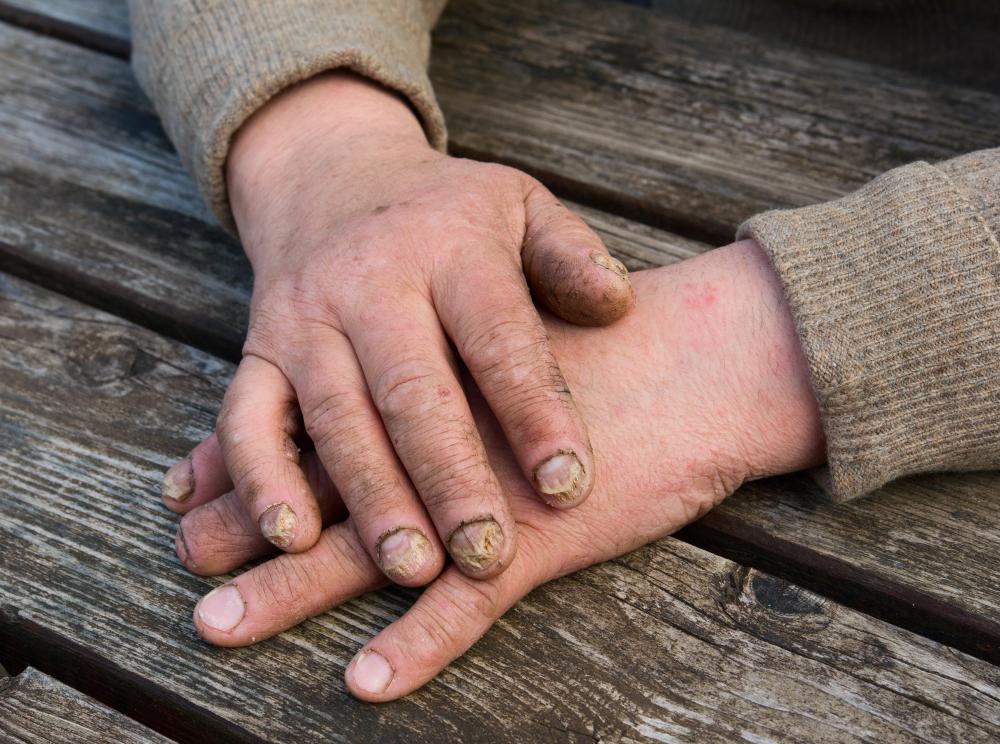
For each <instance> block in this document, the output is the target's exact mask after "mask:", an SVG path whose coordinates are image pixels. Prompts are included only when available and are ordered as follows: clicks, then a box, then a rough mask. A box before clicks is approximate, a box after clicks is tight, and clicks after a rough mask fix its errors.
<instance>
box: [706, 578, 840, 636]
mask: <svg viewBox="0 0 1000 744" xmlns="http://www.w3.org/2000/svg"><path fill="white" fill-rule="evenodd" d="M719 589H720V598H721V603H722V608H723V610H724V611H725V613H726V614H727V615H728V616H729V617H730V618H731V619H732V620H733V622H735V623H736V624H737V625H739V626H741V627H743V628H746V629H747V630H750V631H751V632H753V633H754V634H755V635H761V636H770V635H774V634H778V635H782V636H787V635H788V634H789V633H795V634H797V635H802V634H810V633H816V632H819V631H821V630H823V629H824V628H826V627H827V626H828V625H829V624H830V621H831V620H832V613H833V611H834V609H833V606H832V605H831V604H830V603H829V602H828V601H827V600H825V599H824V598H823V597H820V596H819V595H816V594H813V593H812V592H810V591H808V590H806V589H803V588H802V587H799V586H796V585H795V584H791V583H789V582H787V581H785V580H784V579H779V578H778V577H776V576H771V575H770V574H766V573H761V572H759V571H756V570H754V569H752V568H746V567H744V566H739V567H737V568H735V569H734V570H733V571H731V572H729V573H728V574H727V575H726V576H724V577H723V578H722V581H721V586H720V587H719Z"/></svg>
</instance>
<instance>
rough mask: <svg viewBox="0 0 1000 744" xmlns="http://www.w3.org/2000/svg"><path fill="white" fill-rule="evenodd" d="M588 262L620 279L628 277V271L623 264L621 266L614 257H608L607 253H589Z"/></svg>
mask: <svg viewBox="0 0 1000 744" xmlns="http://www.w3.org/2000/svg"><path fill="white" fill-rule="evenodd" d="M590 260H591V261H593V262H594V263H595V264H597V265H598V266H600V267H601V268H602V269H607V270H608V271H613V272H615V273H616V274H618V276H620V277H627V276H628V269H627V268H625V264H623V263H622V262H621V261H619V260H618V259H617V258H615V257H614V256H609V255H608V254H607V253H591V254H590Z"/></svg>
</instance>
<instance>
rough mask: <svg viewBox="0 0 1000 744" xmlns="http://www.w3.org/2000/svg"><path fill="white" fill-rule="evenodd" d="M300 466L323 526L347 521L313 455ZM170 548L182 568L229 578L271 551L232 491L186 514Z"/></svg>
mask: <svg viewBox="0 0 1000 744" xmlns="http://www.w3.org/2000/svg"><path fill="white" fill-rule="evenodd" d="M301 464H302V470H303V472H304V473H305V474H306V479H307V480H308V482H309V486H310V488H311V489H312V492H313V493H314V494H316V501H317V503H318V504H319V508H320V513H321V515H322V519H323V524H332V523H333V522H336V521H342V520H343V519H346V518H347V510H346V509H345V508H344V504H343V502H342V501H341V500H340V497H339V496H338V494H337V492H336V490H335V489H334V487H333V484H332V483H331V482H330V479H329V477H328V476H327V474H326V471H325V470H324V469H323V464H322V463H321V462H320V460H319V457H318V456H317V455H316V453H314V452H307V453H305V454H304V455H303V456H302V463H301ZM174 549H175V550H176V552H177V557H178V558H179V559H180V561H181V563H182V564H183V565H184V566H185V568H187V569H188V570H189V571H191V572H192V573H196V574H200V575H202V576H217V575H219V574H224V573H228V572H229V571H232V570H233V569H236V568H239V567H240V566H242V565H244V564H245V563H247V562H249V561H252V560H254V559H255V558H261V557H263V556H266V555H272V554H273V553H274V552H275V547H274V546H273V545H272V544H271V543H270V542H269V541H268V540H267V539H266V538H265V537H264V536H263V535H262V534H261V533H260V529H259V527H258V526H257V523H256V522H255V521H254V519H253V517H251V516H250V513H249V512H248V511H247V510H246V508H245V507H244V505H243V502H242V500H241V499H240V497H239V495H238V494H237V493H236V492H235V491H230V492H229V493H227V494H225V495H223V496H221V497H219V498H217V499H213V500H212V501H209V502H207V503H205V504H203V505H202V506H200V507H198V508H196V509H192V510H191V511H189V512H188V513H187V514H185V515H184V517H183V519H181V521H180V524H178V525H177V535H176V537H175V539H174Z"/></svg>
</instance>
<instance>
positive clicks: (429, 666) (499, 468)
mask: <svg viewBox="0 0 1000 744" xmlns="http://www.w3.org/2000/svg"><path fill="white" fill-rule="evenodd" d="M634 285H635V288H636V291H637V294H638V299H639V304H638V309H637V311H636V312H634V313H633V314H632V315H631V316H629V317H627V318H626V319H624V320H623V321H621V322H619V323H618V324H616V325H613V326H611V327H608V328H602V329H586V330H584V329H580V328H576V327H573V326H570V325H568V324H565V323H562V322H560V321H557V320H554V319H552V318H547V319H546V325H547V328H548V331H549V333H550V334H551V337H552V343H553V348H554V350H555V352H556V355H557V357H558V358H559V361H560V364H561V365H562V368H563V370H564V372H565V374H566V377H567V379H568V380H569V382H570V384H571V385H572V387H573V390H574V391H576V398H577V401H578V404H579V406H580V410H581V412H582V413H583V415H584V418H585V419H586V421H587V422H588V423H589V426H590V430H591V432H592V436H593V439H594V444H595V445H596V448H595V450H596V452H597V453H598V458H597V462H596V466H597V471H598V477H597V482H598V483H599V484H600V485H599V487H598V488H597V489H596V490H595V491H594V493H593V495H592V496H591V497H590V499H589V500H588V501H587V502H586V503H584V504H583V505H581V506H580V507H578V508H577V509H575V510H573V511H572V512H561V511H555V510H553V509H550V508H548V507H546V506H545V505H544V504H542V503H541V502H539V501H538V499H537V498H535V497H534V496H533V491H532V487H531V484H530V483H528V482H527V481H526V480H525V479H524V477H523V475H522V474H521V472H520V470H519V468H518V465H517V462H516V460H515V459H514V457H513V456H512V454H511V451H510V448H509V447H508V445H507V444H506V443H505V442H504V440H503V437H502V434H501V432H500V430H499V427H498V426H497V423H496V421H495V420H494V419H493V418H492V417H491V415H490V414H489V410H488V408H487V407H486V406H485V404H484V403H483V401H482V400H481V399H478V400H477V401H476V402H475V404H474V410H475V413H476V419H477V422H478V425H479V428H480V431H481V433H482V436H483V440H484V442H486V443H487V448H488V452H489V457H490V461H491V463H492V464H493V466H494V467H495V469H496V472H497V473H498V475H499V476H500V477H501V479H502V480H503V481H504V482H505V484H506V485H507V486H508V488H509V489H510V492H511V495H512V499H513V501H512V508H513V512H514V516H515V519H516V521H517V524H518V529H519V530H520V534H521V536H522V539H521V547H520V550H519V551H518V553H517V555H516V557H515V559H514V560H513V562H512V564H511V565H510V567H509V569H508V570H507V571H505V572H504V573H502V574H500V575H498V576H495V577H493V578H491V579H488V580H479V581H477V580H475V579H470V578H468V577H467V576H465V575H464V574H463V573H462V572H461V571H460V570H458V568H456V567H455V566H454V565H452V566H449V567H448V568H447V569H446V570H445V571H444V573H443V574H442V575H441V576H440V577H439V578H438V579H437V580H436V581H434V583H432V584H431V585H430V586H429V587H428V588H427V589H426V590H425V591H424V593H423V594H422V595H421V597H420V598H419V599H418V600H417V601H416V603H415V604H414V605H413V607H412V608H411V609H410V610H409V611H408V612H407V613H406V614H405V615H404V616H403V617H401V618H400V619H399V620H397V621H396V622H394V623H392V624H391V625H389V626H388V627H387V628H385V629H384V630H383V631H382V632H381V633H379V634H378V635H377V636H376V637H375V638H374V639H372V640H371V641H370V642H369V643H367V644H366V645H365V647H364V648H363V649H362V650H361V651H360V652H359V653H358V655H357V656H356V657H355V658H354V660H353V661H352V662H351V663H350V664H349V665H348V667H347V670H346V679H347V685H348V687H349V689H350V690H351V692H352V693H353V694H355V695H356V696H358V697H360V698H362V699H364V700H369V701H374V702H381V701H387V700H393V699H395V698H398V697H401V696H403V695H405V694H407V693H409V692H411V691H413V690H415V689H417V688H418V687H420V686H421V685H423V684H424V683H426V682H427V681H429V680H430V679H432V678H433V677H434V676H435V675H436V674H437V673H438V672H439V671H441V669H443V668H444V667H445V666H446V665H447V664H448V663H449V662H450V661H452V660H453V659H455V658H456V657H457V656H459V655H461V654H462V653H464V652H465V650H466V649H468V648H469V647H470V646H471V645H472V644H473V643H474V642H475V641H476V640H477V639H478V638H479V637H480V636H481V635H482V634H483V633H485V632H486V630H487V629H488V628H489V627H490V625H491V624H492V623H493V622H494V621H496V620H497V618H499V617H500V616H501V615H502V614H503V613H504V612H505V611H506V610H507V609H508V608H509V607H511V606H512V605H513V604H514V603H515V602H517V601H518V600H519V599H520V598H521V597H523V596H524V595H525V594H527V593H528V592H529V591H531V590H532V589H533V588H534V587H536V586H538V585H539V584H542V583H544V582H546V581H549V580H551V579H554V578H556V577H559V576H562V575H564V574H567V573H569V572H572V571H575V570H578V569H580V568H583V567H585V566H588V565H591V564H593V563H597V562H600V561H603V560H607V559H609V558H612V557H614V556H617V555H621V554H622V553H625V552H628V551H630V550H633V549H635V548H637V547H639V546H641V545H643V544H645V543H648V542H650V541H652V540H655V539H657V538H659V537H662V536H664V535H667V534H669V533H671V532H673V531H675V530H677V529H679V528H680V527H682V526H683V525H685V524H687V523H689V522H691V521H693V520H695V519H698V518H699V517H701V516H702V515H703V514H705V513H706V512H707V511H708V510H709V509H711V508H712V507H713V506H714V505H716V504H718V503H719V502H720V501H721V500H722V499H724V498H725V497H726V496H727V495H729V494H730V493H732V492H733V491H734V490H735V489H736V488H737V487H739V485H740V484H742V483H743V482H744V481H746V480H749V479H753V478H759V477H763V476H767V475H773V474H777V473H783V472H790V471H793V470H798V469H802V468H805V467H809V466H812V465H816V464H819V463H820V462H822V460H823V437H822V430H821V428H820V424H819V414H818V409H817V405H816V402H815V399H814V398H813V394H812V390H811V387H810V384H809V377H808V368H807V366H806V363H805V360H804V357H803V355H802V351H801V349H800V348H799V344H798V339H797V337H796V335H795V332H794V328H793V325H792V320H791V317H790V316H789V313H788V310H787V308H786V306H785V301H784V297H783V295H782V293H781V290H780V287H779V286H778V282H777V278H776V277H775V275H774V274H773V271H772V269H771V268H770V266H769V264H768V262H767V258H766V257H765V256H764V254H763V252H762V251H761V249H760V248H759V247H758V246H757V245H756V244H755V243H753V242H752V241H743V242H741V243H736V244H733V245H731V246H728V247H726V248H721V249H718V250H716V251H712V252H711V253H708V254H706V255H704V256H700V257H697V258H694V259H691V260H689V261H685V262H683V263H681V264H675V265H674V266H671V267H667V268H663V269H657V270H653V271H647V272H641V273H639V274H636V275H634ZM303 467H304V468H305V469H306V474H307V477H309V478H310V480H312V482H313V483H314V484H315V485H316V491H317V493H319V494H320V499H321V500H322V502H323V504H324V508H325V509H326V511H327V516H328V517H329V518H333V517H334V516H335V514H336V513H337V512H339V513H343V508H342V505H340V504H339V501H338V497H337V496H336V494H335V493H334V491H333V489H332V487H331V486H330V485H329V481H327V480H326V479H325V476H324V474H323V469H322V468H321V467H316V465H315V463H314V462H313V458H311V457H306V458H304V461H303ZM215 468H216V472H217V473H221V474H219V475H218V480H219V483H220V486H219V489H218V491H219V496H221V498H217V499H215V500H214V501H210V502H208V503H207V504H204V505H203V506H201V507H198V508H197V509H195V510H193V511H191V512H189V513H188V514H187V515H185V517H184V518H183V520H182V522H181V529H179V530H178V537H177V550H178V554H179V556H180V557H181V560H182V561H183V562H184V564H185V565H186V566H187V567H188V568H190V569H191V570H192V571H195V572H197V573H202V574H221V573H225V572H228V571H231V570H233V569H234V568H236V567H238V566H240V565H242V564H243V563H245V562H246V561H248V560H250V559H252V558H255V557H259V556H261V555H265V554H267V552H269V551H270V550H273V548H271V546H269V545H268V543H267V542H266V541H264V540H263V538H261V537H260V534H259V532H258V531H257V530H256V526H255V525H254V524H253V523H252V521H251V520H249V519H248V518H247V517H246V516H245V512H244V511H243V510H242V509H241V508H240V506H239V502H238V500H237V498H236V497H235V495H234V494H227V495H224V496H223V495H222V493H223V490H224V480H225V477H224V473H223V472H222V471H223V470H224V466H223V464H222V460H221V456H219V457H217V458H216V459H215ZM384 583H385V579H384V577H383V576H382V574H381V572H380V571H379V569H378V567H377V566H376V565H375V564H374V563H373V562H372V561H371V559H370V558H369V556H368V554H367V552H366V550H365V548H364V546H363V544H362V542H361V541H360V539H359V537H358V533H357V532H356V530H355V528H354V526H353V523H352V520H351V519H350V518H348V519H346V520H345V521H340V522H339V523H336V524H333V525H332V526H330V527H327V528H326V529H325V531H324V532H323V535H322V537H321V539H320V541H319V542H318V543H317V544H316V546H315V547H313V548H312V549H310V550H308V551H306V552H304V553H300V554H294V555H292V554H286V555H281V556H278V557H277V558H274V559H273V560H270V561H268V562H266V563H263V564H261V565H260V566H257V567H256V568H253V569H251V570H250V571H247V572H246V573H243V574H242V575H240V576H238V577H237V578H235V579H233V580H231V581H229V582H228V583H227V584H225V585H224V586H223V587H220V588H218V589H216V590H214V591H213V592H211V593H210V594H209V595H207V596H206V597H205V598H203V599H202V600H201V602H200V603H199V604H198V607H197V608H196V611H195V624H196V626H197V629H198V632H199V633H200V634H201V635H202V636H203V637H204V638H205V639H206V640H208V641H209V642H211V643H214V644H217V645H221V646H244V645H248V644H250V643H253V642H255V641H258V640H262V639H264V638H267V637H269V636H271V635H274V634H276V633H278V632H280V631H282V630H284V629H286V628H289V627H291V626H293V625H295V624H296V623H298V622H300V621H301V620H302V619H304V618H306V617H310V616H313V615H316V614H319V613H321V612H323V611H325V610H327V609H328V608H330V607H332V606H335V605H337V604H339V603H341V602H344V601H346V600H347V599H349V598H351V597H354V596H357V595H359V594H362V593H364V592H367V591H370V590H372V589H375V588H377V587H379V586H381V585H382V584H384Z"/></svg>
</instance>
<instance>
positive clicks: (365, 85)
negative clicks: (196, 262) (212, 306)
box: [226, 71, 430, 259]
mask: <svg viewBox="0 0 1000 744" xmlns="http://www.w3.org/2000/svg"><path fill="white" fill-rule="evenodd" d="M429 149H430V145H429V144H428V142H427V139H426V137H425V135H424V132H423V129H422V127H421V124H420V121H419V120H418V118H417V116H416V115H415V114H414V113H413V111H412V110H411V109H410V107H409V106H408V105H407V104H406V103H405V101H404V100H403V99H402V98H400V97H399V96H398V95H396V94H395V93H393V92H391V91H390V90H388V89H386V88H384V87H382V86H381V85H379V84H378V83H375V82H373V81H370V80H367V79H366V78H363V77H360V76H358V75H355V74H353V73H351V72H347V71H335V72H329V73H324V74H321V75H317V76H315V77H313V78H310V79H309V80H307V81H305V82H303V83H299V84H297V85H294V86H292V87H290V88H288V89H286V90H284V91H282V92H281V93H279V94H278V95H277V96H275V97H274V98H272V99H271V100H270V101H268V102H267V103H266V104H265V105H264V106H263V107H262V108H261V109H259V110H258V111H257V112H255V113H254V114H253V115H252V116H251V117H250V118H249V119H248V120H247V121H246V122H245V123H244V124H243V126H241V127H240V129H239V131H238V132H237V133H236V135H235V137H234V138H233V141H232V144H231V146H230V149H229V155H228V158H227V161H226V185H227V190H228V194H229V201H230V205H231V207H232V210H233V216H234V219H235V220H236V224H237V226H238V227H239V229H240V234H241V236H242V237H244V242H246V240H245V237H246V236H244V235H243V233H244V230H245V227H246V226H247V225H248V224H249V223H250V222H251V221H252V220H256V221H262V220H263V219H266V213H267V207H268V205H271V204H276V205H279V209H281V211H283V208H282V207H281V206H280V205H283V204H284V202H285V201H286V200H287V199H290V198H295V196H296V194H297V192H299V191H301V190H302V188H303V187H307V185H308V183H309V180H310V179H313V178H322V179H323V180H324V181H325V182H326V183H327V184H331V183H333V184H335V183H336V181H338V180H340V181H343V182H344V183H345V184H352V183H353V184H360V183H362V182H364V181H365V180H366V179H368V178H370V176H371V173H372V172H373V171H374V170H375V169H377V167H378V166H377V163H378V162H379V161H382V162H391V161H392V160H393V159H397V160H398V159H405V158H406V157H407V156H408V155H411V154H412V155H416V154H424V153H426V152H427V151H428V150H429ZM279 214H280V212H279ZM275 216H278V215H275ZM251 259H252V257H251Z"/></svg>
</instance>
